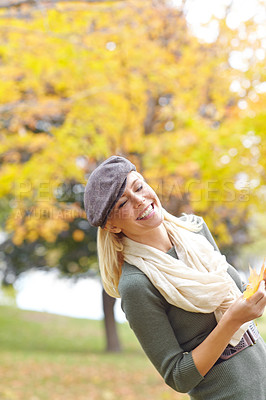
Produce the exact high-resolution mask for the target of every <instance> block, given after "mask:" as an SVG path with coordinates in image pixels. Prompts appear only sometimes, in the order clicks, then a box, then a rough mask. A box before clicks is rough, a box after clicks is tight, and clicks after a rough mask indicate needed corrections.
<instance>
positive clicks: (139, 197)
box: [133, 193, 145, 208]
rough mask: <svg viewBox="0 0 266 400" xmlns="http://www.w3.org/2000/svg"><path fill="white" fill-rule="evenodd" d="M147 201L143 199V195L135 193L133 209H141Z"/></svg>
mask: <svg viewBox="0 0 266 400" xmlns="http://www.w3.org/2000/svg"><path fill="white" fill-rule="evenodd" d="M144 201H145V199H144V198H143V195H141V194H139V193H134V197H133V207H134V208H139V207H140V206H141V205H142V204H143V203H144Z"/></svg>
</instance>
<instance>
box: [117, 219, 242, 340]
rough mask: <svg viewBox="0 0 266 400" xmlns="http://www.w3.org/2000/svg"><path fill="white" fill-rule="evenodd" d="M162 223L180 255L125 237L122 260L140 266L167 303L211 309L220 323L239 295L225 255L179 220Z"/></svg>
mask: <svg viewBox="0 0 266 400" xmlns="http://www.w3.org/2000/svg"><path fill="white" fill-rule="evenodd" d="M163 223H164V226H165V228H166V230H167V232H168V234H169V237H170V239H171V242H172V243H173V245H174V246H175V249H176V251H177V254H178V255H179V257H180V258H179V259H175V258H174V257H172V256H170V255H169V254H167V253H164V252H163V251H160V250H158V249H155V248H154V247H151V246H147V245H144V244H141V243H138V242H135V241H133V240H131V239H129V238H127V237H124V239H123V244H124V251H123V253H124V259H125V261H127V262H128V263H129V264H132V265H135V266H136V267H137V268H139V269H140V270H141V271H142V272H143V273H144V274H145V275H146V276H147V277H148V278H149V279H150V281H151V282H152V283H153V285H154V286H155V287H156V288H157V289H158V290H159V292H160V293H161V294H162V295H163V296H164V298H165V299H166V300H167V301H168V302H169V303H170V304H172V305H174V306H177V307H179V308H182V309H184V310H186V311H191V312H198V313H211V312H214V315H215V318H216V320H217V322H219V320H220V319H221V318H222V315H223V314H224V312H225V311H226V310H227V309H228V307H229V306H230V305H231V304H232V303H233V302H234V301H235V300H236V299H237V298H238V297H239V296H240V295H241V292H240V290H239V289H238V287H237V286H236V284H235V282H234V281H233V279H232V278H231V277H230V275H229V274H228V273H227V272H226V271H227V268H228V266H229V264H228V263H227V261H226V258H225V256H223V255H221V254H220V253H219V252H218V251H215V250H214V248H213V246H212V245H211V244H210V242H209V241H208V240H207V239H206V238H205V237H204V236H202V235H200V234H197V233H195V232H191V231H189V230H187V229H185V228H184V227H180V226H179V224H178V223H174V222H170V221H166V220H164V222H163ZM248 326H249V322H247V323H245V324H244V325H242V326H241V328H240V329H239V330H238V331H237V332H236V333H235V334H234V336H233V337H232V339H231V341H230V344H232V345H233V346H235V345H236V344H237V343H238V342H239V341H240V339H241V337H242V336H243V334H244V332H245V331H246V330H247V329H248Z"/></svg>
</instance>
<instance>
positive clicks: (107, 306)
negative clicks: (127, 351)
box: [102, 289, 121, 353]
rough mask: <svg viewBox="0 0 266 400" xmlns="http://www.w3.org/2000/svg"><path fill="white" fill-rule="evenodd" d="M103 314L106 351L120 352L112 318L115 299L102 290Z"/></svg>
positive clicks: (113, 318) (113, 317)
mask: <svg viewBox="0 0 266 400" xmlns="http://www.w3.org/2000/svg"><path fill="white" fill-rule="evenodd" d="M102 296H103V312H104V325H105V334H106V351H108V352H113V353H114V352H116V353H118V352H120V351H121V346H120V342H119V337H118V334H117V327H116V322H115V316H114V305H115V301H116V299H114V298H113V297H111V296H109V294H107V293H106V292H105V290H104V289H103V292H102Z"/></svg>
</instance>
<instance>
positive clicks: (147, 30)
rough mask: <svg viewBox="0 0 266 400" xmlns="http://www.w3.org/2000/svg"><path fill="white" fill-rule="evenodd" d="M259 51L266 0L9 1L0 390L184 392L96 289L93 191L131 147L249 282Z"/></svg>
mask: <svg viewBox="0 0 266 400" xmlns="http://www.w3.org/2000/svg"><path fill="white" fill-rule="evenodd" d="M265 52H266V2H265V1H264V0H263V1H262V0H255V1H252V2H250V1H243V0H242V1H239V0H232V1H231V0H219V1H215V2H214V1H212V2H211V1H207V0H186V1H185V0H184V1H181V0H180V1H179V0H176V1H174V0H172V1H170V0H169V1H164V0H157V1H155V0H154V1H151V0H143V1H139V0H136V1H120V0H116V1H104V0H103V1H90V0H87V1H68V0H64V1H63V0H51V1H42V0H13V1H11V0H10V1H8V0H1V1H0V149H1V155H0V165H1V169H0V180H1V185H0V206H1V212H0V221H1V230H2V231H1V240H0V243H1V244H0V277H1V281H2V289H1V296H0V299H1V303H2V306H1V312H0V319H1V332H0V339H1V340H0V342H1V344H0V347H1V348H0V350H1V362H0V370H1V376H2V377H3V379H2V381H1V383H0V398H1V400H2V399H3V400H8V399H10V400H12V399H14V400H21V399H23V400H24V399H27V400H39V399H40V400H45V399H52V400H57V399H60V400H61V399H63V398H64V399H74V398H75V399H77V400H82V399H90V400H113V399H114V400H115V399H126V400H131V399H132V400H133V399H136V398H138V399H140V400H141V399H143V400H144V399H155V400H157V399H162V400H163V399H165V400H168V399H187V398H188V397H187V396H183V395H178V394H177V393H175V392H174V391H172V390H171V389H169V388H167V387H166V386H165V385H164V383H163V381H162V379H161V378H160V377H159V376H158V374H157V372H156V371H155V370H154V369H153V367H152V366H151V365H150V363H149V361H148V360H146V358H145V356H144V355H143V353H142V350H141V349H140V347H139V345H138V344H137V342H136V340H135V339H134V336H133V334H132V332H130V330H129V327H128V325H127V324H126V323H117V322H115V319H114V314H113V309H114V307H116V309H117V319H118V320H120V321H123V315H122V314H119V311H118V308H119V304H115V302H114V301H113V300H112V299H111V298H109V297H108V296H106V294H104V293H103V295H102V293H100V295H99V291H100V292H101V289H98V293H97V294H96V293H94V292H93V289H92V286H89V285H90V282H92V280H94V282H96V283H95V284H96V285H98V287H100V286H99V285H100V283H99V276H98V265H97V255H96V244H95V239H96V229H95V228H93V227H91V226H89V224H88V223H87V221H86V216H85V214H84V210H83V192H84V186H85V184H86V181H87V179H88V176H89V174H90V173H91V171H92V170H93V169H94V168H95V167H96V166H97V165H98V164H99V163H100V162H101V161H103V160H104V159H105V158H107V157H109V156H110V155H113V154H119V155H122V156H125V157H127V158H129V159H130V160H131V161H132V162H133V163H135V165H136V166H137V169H138V170H139V171H140V172H141V173H142V174H143V175H144V177H145V178H146V180H147V181H148V183H149V184H150V185H151V186H152V187H153V188H154V189H155V190H156V192H157V193H158V195H159V197H160V199H161V201H162V203H163V205H164V206H165V207H166V208H167V209H168V210H169V211H170V212H172V213H174V214H175V215H181V214H182V213H183V212H186V213H195V214H197V215H201V216H202V217H203V218H204V220H205V221H206V223H207V224H208V226H209V228H210V230H211V232H212V233H213V235H214V237H215V240H216V242H217V244H218V245H219V247H220V249H221V251H222V252H223V253H224V254H225V255H226V256H227V259H228V261H229V262H230V263H231V264H233V265H234V266H235V267H236V268H237V269H238V270H240V271H241V274H242V276H243V278H247V276H248V265H249V264H250V265H251V266H252V267H255V268H258V269H259V268H260V266H261V264H262V261H263V258H264V256H265V253H266V239H265V231H266V224H265V222H266V218H265V212H264V210H265V198H266V177H265V164H266V146H265V137H266V133H265V122H266V112H265V105H266V81H265V75H266V70H265ZM49 271H50V272H49ZM36 274H37V275H36ZM33 276H35V277H37V276H39V278H38V279H37V278H36V279H35V280H34V279H33ZM60 276H61V277H62V278H60ZM51 277H52V278H51ZM60 279H61V281H60ZM46 281H48V284H47V285H46V284H45V282H46ZM23 282H24V291H23V293H24V296H26V297H27V301H28V303H27V306H25V302H24V306H23V305H22V303H20V302H19V298H20V300H21V295H22V294H21V290H22V288H23ZM25 282H27V283H25ZM29 282H31V287H32V286H33V287H34V288H35V291H33V293H29V291H27V290H26V289H27V286H29ZM59 282H61V283H59ZM81 287H82V288H83V289H81ZM74 288H76V289H75V291H76V293H77V292H78V293H79V296H78V297H79V302H77V301H76V299H75V296H74V295H73V290H74ZM41 292H42V293H43V294H44V298H46V300H47V299H48V300H49V307H48V306H47V303H45V304H44V303H43V304H42V305H40V304H38V299H39V298H40V294H41ZM19 296H20V297H19ZM96 296H98V297H97V298H98V299H99V296H100V297H101V296H102V299H103V300H102V302H101V301H99V300H96ZM24 298H25V297H24ZM16 305H19V306H21V307H23V308H28V309H33V310H37V309H39V310H44V311H49V312H50V313H53V312H54V313H61V314H67V315H73V316H77V317H82V318H83V319H74V318H67V317H63V316H58V315H53V314H47V313H37V312H30V311H23V310H21V309H19V308H17V306H16ZM63 306H64V307H63ZM38 307H39V308H38ZM96 308H97V313H96V314H97V317H96V316H91V314H89V313H88V314H86V310H89V309H91V310H94V311H95V310H96ZM100 308H101V313H100V314H99V309H100ZM81 310H83V312H84V314H81ZM96 314H95V315H96ZM94 317H95V318H102V317H103V320H99V321H98V320H92V319H91V318H94ZM258 324H259V326H260V328H261V332H262V335H263V336H264V338H265V336H266V328H265V324H266V322H265V317H264V318H262V319H260V320H259V321H258Z"/></svg>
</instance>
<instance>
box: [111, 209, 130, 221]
mask: <svg viewBox="0 0 266 400" xmlns="http://www.w3.org/2000/svg"><path fill="white" fill-rule="evenodd" d="M112 217H113V219H114V220H115V221H116V222H117V223H120V224H121V223H122V224H123V221H125V220H128V219H130V218H132V217H134V213H133V211H132V209H131V208H130V207H127V206H124V207H122V208H120V209H119V210H115V212H114V213H113V216H112Z"/></svg>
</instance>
